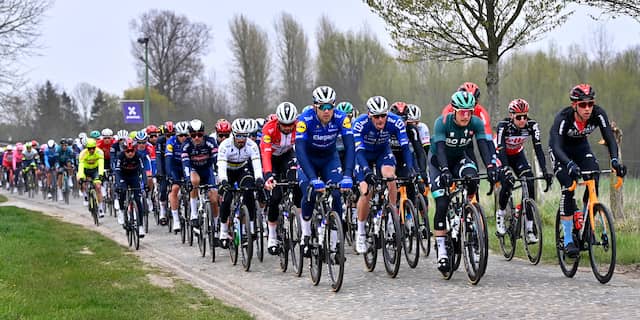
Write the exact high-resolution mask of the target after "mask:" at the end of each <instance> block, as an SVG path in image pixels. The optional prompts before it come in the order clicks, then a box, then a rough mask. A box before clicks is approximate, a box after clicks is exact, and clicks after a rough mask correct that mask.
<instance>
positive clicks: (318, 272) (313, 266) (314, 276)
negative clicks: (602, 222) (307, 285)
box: [309, 218, 323, 286]
mask: <svg viewBox="0 0 640 320" xmlns="http://www.w3.org/2000/svg"><path fill="white" fill-rule="evenodd" d="M318 223H321V222H320V221H316V219H315V218H312V219H311V237H310V239H309V247H310V248H311V257H310V259H309V261H310V263H309V271H310V272H309V274H310V275H311V282H312V283H313V285H314V286H317V285H318V283H320V278H321V277H322V259H323V257H322V254H323V253H322V248H321V245H322V244H321V243H320V239H319V235H318Z"/></svg>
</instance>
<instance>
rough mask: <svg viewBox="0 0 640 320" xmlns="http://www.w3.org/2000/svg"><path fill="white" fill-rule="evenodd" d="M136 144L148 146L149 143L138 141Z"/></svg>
mask: <svg viewBox="0 0 640 320" xmlns="http://www.w3.org/2000/svg"><path fill="white" fill-rule="evenodd" d="M136 143H137V144H138V145H141V144H147V142H146V141H136Z"/></svg>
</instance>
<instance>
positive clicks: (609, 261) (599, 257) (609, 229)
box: [585, 203, 616, 284]
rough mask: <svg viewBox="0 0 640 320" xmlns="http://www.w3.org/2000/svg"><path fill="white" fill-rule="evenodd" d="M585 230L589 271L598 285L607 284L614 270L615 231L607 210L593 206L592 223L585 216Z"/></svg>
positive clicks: (599, 204) (599, 206)
mask: <svg viewBox="0 0 640 320" xmlns="http://www.w3.org/2000/svg"><path fill="white" fill-rule="evenodd" d="M592 226H593V227H592ZM585 228H587V229H586V230H585V232H588V233H587V234H586V237H585V239H586V241H587V244H588V246H589V260H591V270H593V275H594V276H595V277H596V279H598V281H600V283H603V284H604V283H607V282H609V280H611V277H612V276H613V271H614V270H615V268H616V230H615V226H614V224H613V218H612V215H611V211H609V208H607V207H606V206H605V205H603V204H601V203H596V204H595V205H594V206H593V223H591V221H589V216H587V220H586V222H585Z"/></svg>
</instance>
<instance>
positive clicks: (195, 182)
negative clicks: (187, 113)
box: [181, 119, 218, 228]
mask: <svg viewBox="0 0 640 320" xmlns="http://www.w3.org/2000/svg"><path fill="white" fill-rule="evenodd" d="M204 130H205V129H204V123H202V121H200V120H198V119H193V120H191V122H189V135H190V136H191V139H190V140H188V141H187V142H185V143H184V145H183V146H182V155H181V157H182V167H183V169H184V175H185V177H189V179H188V180H187V181H189V183H191V186H193V188H192V189H191V193H190V195H189V196H190V205H191V225H192V226H194V227H196V228H197V227H199V225H198V186H200V185H204V184H210V185H213V188H211V189H209V193H208V196H209V202H210V205H211V212H212V213H213V223H214V225H216V224H217V223H218V191H217V190H216V185H215V184H216V180H215V177H214V172H213V160H214V159H215V156H216V154H217V153H218V144H217V143H216V140H215V139H213V138H210V137H208V136H206V135H205V133H204Z"/></svg>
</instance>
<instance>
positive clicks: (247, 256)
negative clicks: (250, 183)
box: [239, 205, 253, 271]
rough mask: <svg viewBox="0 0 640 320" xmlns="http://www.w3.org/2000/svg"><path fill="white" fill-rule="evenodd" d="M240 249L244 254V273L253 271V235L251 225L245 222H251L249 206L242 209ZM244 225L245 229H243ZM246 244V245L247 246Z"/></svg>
mask: <svg viewBox="0 0 640 320" xmlns="http://www.w3.org/2000/svg"><path fill="white" fill-rule="evenodd" d="M240 217H241V219H240V229H239V230H240V248H241V250H240V251H241V254H242V259H241V262H242V266H243V267H244V271H249V270H250V269H251V260H252V258H253V238H252V234H251V227H250V224H247V223H246V222H243V221H249V220H250V217H249V209H247V206H245V205H242V206H241V207H240ZM243 225H244V228H242V227H243ZM245 243H246V245H245Z"/></svg>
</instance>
